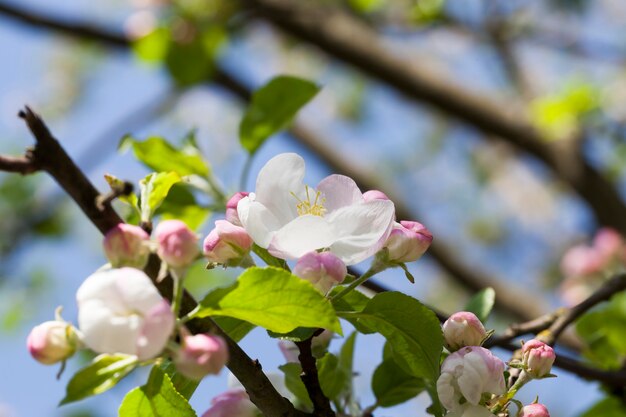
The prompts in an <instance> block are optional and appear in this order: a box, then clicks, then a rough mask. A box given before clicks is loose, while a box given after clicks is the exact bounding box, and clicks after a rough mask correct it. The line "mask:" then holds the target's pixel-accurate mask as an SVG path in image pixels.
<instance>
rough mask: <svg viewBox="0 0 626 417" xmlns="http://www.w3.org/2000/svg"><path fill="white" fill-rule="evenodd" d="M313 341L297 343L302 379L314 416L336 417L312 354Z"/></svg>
mask: <svg viewBox="0 0 626 417" xmlns="http://www.w3.org/2000/svg"><path fill="white" fill-rule="evenodd" d="M321 332H322V330H321V329H320V330H318V332H316V334H315V336H317V335H319V333H321ZM312 340H313V336H311V337H310V338H308V339H306V340H303V341H301V342H296V346H298V349H299V350H300V354H299V355H298V359H299V360H300V364H301V365H302V375H301V376H300V378H301V379H302V382H303V383H304V386H305V387H306V390H307V393H308V394H309V398H310V399H311V402H312V403H313V415H314V416H316V417H335V413H334V412H333V410H332V408H331V407H330V401H329V400H328V398H327V397H326V395H324V392H323V391H322V387H321V386H320V380H319V375H318V373H317V364H316V360H315V357H314V356H313V353H312V352H311V341H312Z"/></svg>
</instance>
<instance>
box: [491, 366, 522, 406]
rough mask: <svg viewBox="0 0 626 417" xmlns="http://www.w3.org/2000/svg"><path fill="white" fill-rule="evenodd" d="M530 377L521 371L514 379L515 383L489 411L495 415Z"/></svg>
mask: <svg viewBox="0 0 626 417" xmlns="http://www.w3.org/2000/svg"><path fill="white" fill-rule="evenodd" d="M531 379H532V378H530V376H529V375H528V374H527V373H526V372H523V371H522V374H521V375H520V377H519V378H518V379H517V381H515V384H513V386H512V387H511V388H509V391H508V392H507V393H506V394H505V395H503V396H502V397H501V398H500V399H499V400H498V402H497V403H496V404H495V406H494V407H493V408H492V409H491V412H492V413H493V414H496V415H497V414H498V413H499V412H501V411H502V410H503V409H504V408H505V407H506V406H507V405H508V404H509V402H510V401H511V399H512V398H513V397H514V396H515V394H517V391H519V389H520V388H522V387H523V386H524V385H525V384H526V383H527V382H528V381H530V380H531Z"/></svg>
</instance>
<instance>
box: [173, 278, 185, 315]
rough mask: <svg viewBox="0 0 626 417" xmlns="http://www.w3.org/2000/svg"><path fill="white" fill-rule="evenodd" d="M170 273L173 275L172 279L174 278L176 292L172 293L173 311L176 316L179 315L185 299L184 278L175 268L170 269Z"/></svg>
mask: <svg viewBox="0 0 626 417" xmlns="http://www.w3.org/2000/svg"><path fill="white" fill-rule="evenodd" d="M170 274H171V275H172V279H173V280H174V292H173V294H172V312H173V313H174V316H175V317H178V312H179V311H180V306H181V303H182V300H183V292H184V286H183V283H182V279H181V278H180V277H179V276H178V274H177V273H176V272H175V271H174V270H170Z"/></svg>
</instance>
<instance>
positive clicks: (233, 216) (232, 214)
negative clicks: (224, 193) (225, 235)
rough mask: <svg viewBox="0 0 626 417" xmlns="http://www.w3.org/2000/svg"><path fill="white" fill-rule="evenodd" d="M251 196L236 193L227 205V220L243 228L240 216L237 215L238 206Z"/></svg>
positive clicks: (246, 193)
mask: <svg viewBox="0 0 626 417" xmlns="http://www.w3.org/2000/svg"><path fill="white" fill-rule="evenodd" d="M249 194H250V193H248V192H245V191H239V192H238V193H235V194H234V195H233V196H232V197H231V198H230V200H228V202H227V203H226V220H227V221H229V222H231V223H232V224H234V225H235V226H241V220H239V214H237V204H239V200H241V199H242V198H244V197H247V196H248V195H249Z"/></svg>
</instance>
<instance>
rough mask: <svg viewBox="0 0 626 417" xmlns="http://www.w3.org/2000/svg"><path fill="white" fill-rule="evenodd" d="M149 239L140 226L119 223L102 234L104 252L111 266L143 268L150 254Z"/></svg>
mask: <svg viewBox="0 0 626 417" xmlns="http://www.w3.org/2000/svg"><path fill="white" fill-rule="evenodd" d="M149 241H150V236H148V234H147V233H146V232H145V231H144V230H143V229H142V228H141V227H139V226H133V225H132V224H126V223H120V224H118V225H117V226H115V227H114V228H112V229H111V230H109V231H108V232H107V234H106V235H105V236H104V253H105V254H106V257H107V259H108V260H109V262H110V263H111V266H113V268H120V267H123V266H130V267H133V268H137V269H143V267H144V266H146V263H147V262H148V257H149V256H150V245H149Z"/></svg>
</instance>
